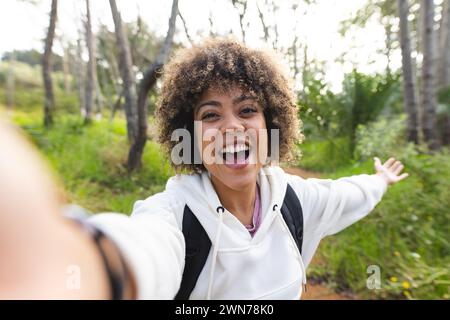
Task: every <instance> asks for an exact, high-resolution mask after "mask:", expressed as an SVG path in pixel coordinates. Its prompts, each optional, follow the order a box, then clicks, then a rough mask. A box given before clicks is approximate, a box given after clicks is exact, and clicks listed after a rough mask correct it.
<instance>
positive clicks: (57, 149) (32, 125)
mask: <svg viewBox="0 0 450 320" xmlns="http://www.w3.org/2000/svg"><path fill="white" fill-rule="evenodd" d="M12 117H13V120H14V122H15V123H17V124H19V125H20V126H21V127H22V128H23V129H24V130H25V131H26V132H27V133H28V135H29V136H30V137H31V139H32V141H33V142H34V143H35V144H36V146H37V147H38V149H39V150H40V151H41V152H42V153H43V154H44V156H45V157H46V158H47V159H48V161H49V163H50V165H51V167H52V168H53V169H54V171H55V172H56V175H57V176H58V177H59V179H60V180H61V183H62V185H63V186H64V187H65V191H66V194H67V199H68V201H69V202H72V203H77V204H79V205H81V206H83V207H85V208H87V209H88V210H91V211H92V212H121V213H125V214H129V213H130V212H131V209H132V205H133V203H134V202H135V201H136V200H139V199H144V198H147V197H148V196H150V195H152V194H153V193H155V192H159V191H162V190H163V189H164V186H165V183H166V181H167V179H168V178H169V177H170V176H171V175H172V174H173V171H172V169H171V168H170V165H169V164H168V162H167V161H166V160H165V158H164V157H163V155H162V152H161V149H160V147H159V145H158V144H156V143H154V142H152V141H149V142H148V143H147V146H146V148H145V152H144V155H143V168H142V170H141V171H139V172H137V173H133V174H128V173H127V171H126V168H125V166H124V164H125V162H126V159H127V154H128V149H129V146H128V142H127V138H126V128H125V122H124V120H123V119H118V118H116V119H115V120H114V121H113V122H112V123H109V122H108V121H106V120H100V121H94V122H93V123H92V124H90V125H87V126H86V125H84V124H83V121H82V119H81V118H80V117H78V116H75V115H66V116H63V117H61V116H60V117H57V118H56V119H55V125H54V126H53V127H52V128H51V129H50V130H46V129H45V128H44V127H43V126H42V114H41V112H36V111H34V112H20V111H15V112H14V113H13V116H12Z"/></svg>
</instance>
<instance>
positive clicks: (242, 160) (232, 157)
mask: <svg viewBox="0 0 450 320" xmlns="http://www.w3.org/2000/svg"><path fill="white" fill-rule="evenodd" d="M221 154H222V158H223V160H224V163H225V164H226V165H239V164H247V160H248V157H249V155H250V147H249V145H248V144H244V143H241V144H234V145H228V146H226V147H225V148H223V149H222V151H221Z"/></svg>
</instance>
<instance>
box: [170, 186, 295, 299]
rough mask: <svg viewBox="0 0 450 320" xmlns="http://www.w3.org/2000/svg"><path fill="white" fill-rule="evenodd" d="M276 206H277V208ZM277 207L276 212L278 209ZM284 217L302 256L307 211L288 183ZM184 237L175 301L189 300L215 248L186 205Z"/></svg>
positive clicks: (284, 202)
mask: <svg viewBox="0 0 450 320" xmlns="http://www.w3.org/2000/svg"><path fill="white" fill-rule="evenodd" d="M275 206H276V205H275ZM275 206H274V208H273V210H275ZM281 214H282V216H283V219H284V221H285V222H286V225H287V226H288V228H289V231H290V232H291V234H292V236H293V238H294V240H295V243H296V244H297V247H298V249H299V251H300V254H302V244H303V212H302V207H301V204H300V201H299V199H298V197H297V195H296V194H295V191H294V189H292V187H291V186H290V185H289V184H288V185H287V190H286V195H285V197H284V200H283V205H282V207H281ZM183 235H184V239H185V243H186V256H185V266H184V270H183V276H182V279H181V286H180V289H179V290H178V293H177V294H176V296H175V300H187V299H189V296H190V295H191V292H192V290H194V287H195V284H196V283H197V279H198V277H199V276H200V273H201V271H202V269H203V266H204V265H205V263H206V259H207V258H208V254H209V250H210V249H211V240H210V239H209V237H208V234H207V233H206V231H205V229H204V228H203V227H202V225H201V224H200V222H199V221H198V219H197V217H196V216H195V214H194V213H193V212H192V211H191V209H189V207H188V206H187V205H186V206H185V207H184V212H183Z"/></svg>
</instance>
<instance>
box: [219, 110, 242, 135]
mask: <svg viewBox="0 0 450 320" xmlns="http://www.w3.org/2000/svg"><path fill="white" fill-rule="evenodd" d="M220 131H221V132H222V133H226V132H230V131H231V132H239V131H241V132H244V131H245V124H244V122H243V121H242V119H239V118H238V117H236V116H235V115H234V114H227V115H225V116H224V121H223V122H222V125H221V128H220Z"/></svg>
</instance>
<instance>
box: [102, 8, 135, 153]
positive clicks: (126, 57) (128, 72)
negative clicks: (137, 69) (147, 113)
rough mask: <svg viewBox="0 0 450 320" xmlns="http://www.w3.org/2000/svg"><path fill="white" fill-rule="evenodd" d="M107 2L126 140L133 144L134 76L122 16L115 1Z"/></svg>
mask: <svg viewBox="0 0 450 320" xmlns="http://www.w3.org/2000/svg"><path fill="white" fill-rule="evenodd" d="M109 4H110V7H111V13H112V16H113V20H114V26H115V35H116V41H117V45H118V47H119V65H120V75H121V78H122V82H123V89H124V96H125V116H126V119H127V132H128V141H129V142H130V144H131V145H133V144H134V143H135V141H136V139H137V135H138V115H137V94H136V87H135V81H136V77H135V75H134V71H133V62H132V59H131V53H130V46H129V44H128V39H127V37H126V34H125V31H124V29H123V26H122V18H121V16H120V13H119V11H118V9H117V4H116V1H115V0H109Z"/></svg>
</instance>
